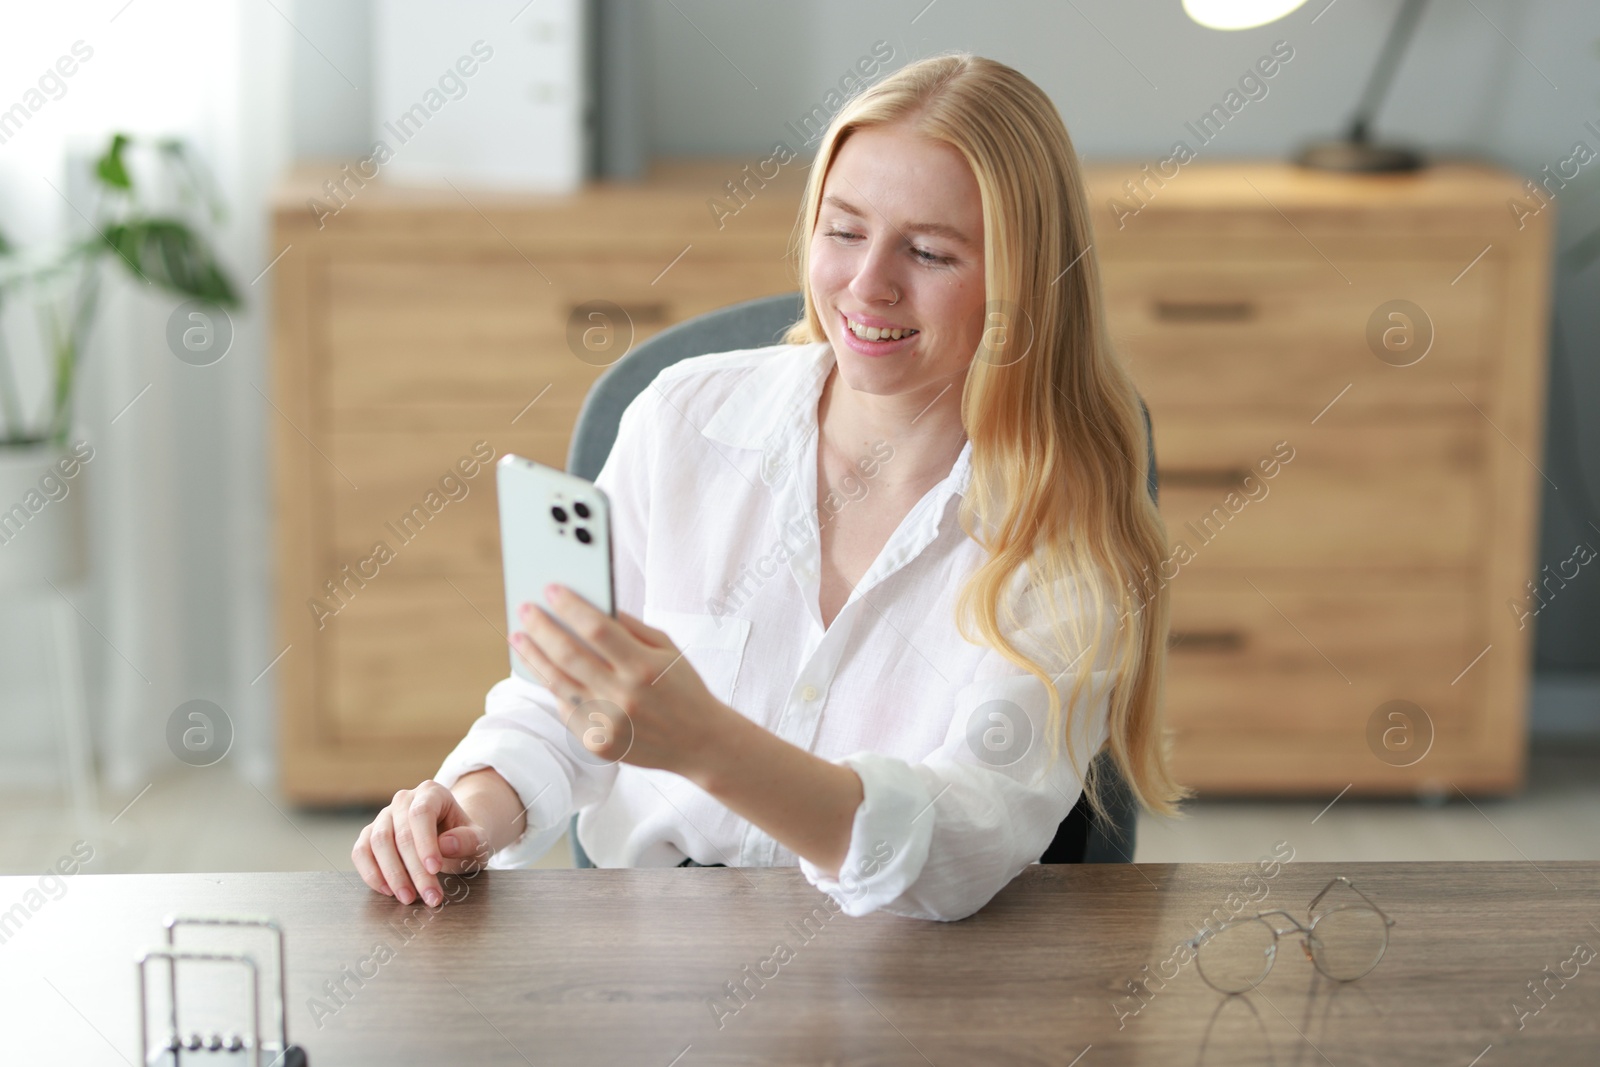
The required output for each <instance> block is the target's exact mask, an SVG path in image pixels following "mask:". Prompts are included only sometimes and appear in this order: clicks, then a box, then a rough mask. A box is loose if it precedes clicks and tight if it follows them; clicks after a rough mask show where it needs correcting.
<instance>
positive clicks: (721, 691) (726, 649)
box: [641, 604, 750, 706]
mask: <svg viewBox="0 0 1600 1067" xmlns="http://www.w3.org/2000/svg"><path fill="white" fill-rule="evenodd" d="M641 618H642V619H643V620H644V624H645V625H646V626H654V627H655V628H656V629H658V630H664V631H666V634H667V636H668V637H670V638H672V643H673V644H675V645H677V646H678V651H680V652H682V653H683V658H684V659H686V660H688V661H689V665H690V666H691V667H693V668H694V670H695V673H696V674H698V675H699V676H700V680H701V681H702V682H704V683H705V685H706V688H707V689H709V690H710V691H711V695H712V696H714V697H716V698H717V699H718V700H720V701H722V702H723V703H724V704H728V705H730V706H731V705H732V704H733V697H734V692H735V688H736V686H737V685H738V681H739V666H740V664H741V663H742V662H743V660H744V646H745V641H746V640H747V639H748V638H749V636H750V620H749V619H741V618H737V617H735V616H732V615H708V614H705V613H703V612H698V611H667V610H665V609H662V608H657V607H652V606H651V605H649V604H646V605H645V606H644V614H643V615H642V616H641Z"/></svg>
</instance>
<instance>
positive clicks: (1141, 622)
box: [352, 54, 1186, 920]
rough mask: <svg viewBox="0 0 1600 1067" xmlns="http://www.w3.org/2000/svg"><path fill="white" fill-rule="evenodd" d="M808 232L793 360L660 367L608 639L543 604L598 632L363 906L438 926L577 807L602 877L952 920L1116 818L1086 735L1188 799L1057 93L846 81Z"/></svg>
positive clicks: (761, 357) (621, 470)
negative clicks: (752, 872) (623, 874)
mask: <svg viewBox="0 0 1600 1067" xmlns="http://www.w3.org/2000/svg"><path fill="white" fill-rule="evenodd" d="M797 238H798V239H797V242H796V243H797V247H796V250H795V251H796V252H797V254H798V259H799V264H800V272H799V273H800V277H801V279H802V281H803V291H804V296H805V317H804V319H803V320H801V321H800V322H798V323H796V324H795V325H794V326H793V327H792V328H791V329H790V331H789V332H788V334H787V335H786V337H785V342H786V343H785V344H782V345H774V346H768V347H765V348H759V349H751V350H745V351H738V352H726V353H717V354H713V355H707V356H701V357H698V358H693V359H689V360H685V361H683V362H680V363H678V364H676V365H674V366H672V367H670V368H668V369H667V370H665V371H663V372H662V373H661V374H660V375H659V376H658V377H657V378H656V380H655V381H654V382H653V383H652V385H651V387H650V388H648V389H646V390H644V391H643V392H642V393H641V394H640V395H639V397H638V398H637V399H636V400H635V401H634V402H633V403H632V404H631V405H630V406H629V407H628V409H627V411H626V413H625V414H624V416H623V418H622V422H621V427H620V429H619V432H618V437H617V441H616V444H615V446H614V448H613V450H612V452H611V454H610V457H609V459H608V460H607V463H606V465H605V468H604V470H602V471H601V473H600V475H599V477H598V478H597V479H596V484H598V485H600V486H601V487H602V488H603V489H605V490H606V492H607V493H608V494H609V495H610V497H611V500H612V503H613V511H614V513H615V514H614V515H613V540H614V544H615V557H616V568H615V573H616V579H615V584H616V595H617V604H618V616H617V618H616V619H611V618H609V617H607V616H606V615H604V614H603V613H601V612H600V611H598V610H596V609H595V608H593V607H592V606H591V605H589V604H587V603H586V602H583V601H582V600H581V598H578V597H575V596H572V595H570V594H569V595H567V596H565V597H564V598H560V599H553V600H552V605H553V610H554V612H555V614H556V615H558V616H559V617H560V618H561V619H562V620H563V621H565V622H566V623H567V624H568V625H569V626H571V627H572V628H573V630H574V631H575V632H577V633H578V634H579V635H580V636H581V637H582V638H583V639H584V641H585V642H586V643H587V645H588V646H590V647H585V646H584V645H583V644H579V643H578V642H575V641H574V640H572V639H571V638H570V637H568V636H567V635H566V634H565V633H564V632H563V631H562V630H561V628H560V627H558V626H557V625H556V624H555V623H554V622H553V621H552V620H550V619H549V618H546V617H544V615H543V613H542V612H540V611H538V610H533V611H532V613H531V614H529V612H528V611H527V610H525V611H524V614H523V618H524V622H525V630H524V631H523V632H521V633H518V634H516V635H514V636H513V638H512V644H513V646H514V647H515V648H516V649H517V650H518V652H519V653H520V654H521V655H522V656H523V658H524V659H525V661H526V662H527V663H528V664H529V666H530V667H531V668H532V670H533V672H534V673H535V674H536V675H537V676H538V677H540V678H542V679H544V680H545V682H546V685H545V686H537V685H533V684H532V683H528V682H525V681H523V680H522V679H519V678H517V677H516V676H515V675H513V676H512V677H509V678H507V679H505V680H504V681H502V682H500V683H499V684H497V685H496V686H495V687H494V688H493V689H492V690H491V691H490V693H489V697H488V700H487V707H486V714H485V715H484V716H483V717H482V718H480V719H479V720H478V721H477V722H475V723H474V724H473V727H472V729H471V730H470V731H469V733H468V735H467V737H466V738H464V739H463V740H462V742H461V744H460V745H458V746H457V748H456V749H455V751H453V752H452V753H451V754H450V756H449V757H448V758H447V759H446V760H445V763H444V765H443V766H442V767H441V768H440V771H439V774H438V775H437V776H436V777H435V778H434V779H433V780H432V781H429V782H424V783H422V785H420V786H419V787H418V788H416V789H414V790H402V791H400V792H399V793H397V794H395V798H394V801H393V803H391V804H390V805H389V806H388V807H387V808H385V809H384V810H383V811H382V812H380V813H379V815H378V817H377V818H376V819H374V820H373V822H372V823H371V825H369V826H368V827H367V828H365V829H364V830H362V832H361V835H360V837H359V839H358V840H357V842H356V845H355V848H354V849H353V852H352V854H353V856H354V859H355V862H356V865H357V867H358V869H359V870H360V871H361V874H362V877H363V878H364V879H365V880H366V882H367V883H368V884H369V885H370V886H372V888H374V889H375V890H378V891H379V892H384V893H388V894H391V895H395V896H396V897H397V898H398V899H399V900H401V901H402V902H404V903H410V902H411V900H412V899H414V897H413V894H418V895H420V896H421V897H422V899H423V900H425V901H426V902H427V903H429V904H436V903H438V902H439V901H440V900H441V899H442V895H441V893H440V890H439V883H438V874H439V873H440V872H446V873H448V872H452V871H459V870H461V869H463V868H467V869H476V866H477V865H479V864H481V863H482V861H483V860H484V858H485V857H486V856H487V857H489V859H490V864H489V865H490V866H514V865H521V864H524V863H527V862H529V861H531V860H533V859H536V858H537V857H538V856H539V855H541V854H542V853H543V852H545V851H546V850H547V849H548V848H549V847H550V845H551V844H553V843H554V842H555V841H556V840H557V839H558V838H559V837H560V835H561V833H562V831H563V830H564V829H565V828H566V825H567V822H568V819H569V817H570V815H571V813H572V812H574V811H579V812H581V814H580V818H579V824H578V836H579V840H580V841H581V842H582V843H583V844H584V846H585V848H586V849H587V850H588V852H589V854H590V855H591V856H592V857H593V858H594V859H595V860H596V862H598V863H599V864H600V865H601V866H668V865H688V864H695V865H710V864H718V863H720V864H725V865H729V866H762V865H782V864H795V863H798V865H799V866H800V868H801V870H802V872H803V873H804V875H805V877H806V878H807V879H808V880H809V881H810V882H811V883H812V884H814V885H816V886H818V887H819V888H820V889H822V890H823V891H824V892H826V893H827V894H828V895H829V896H830V897H832V898H833V900H834V901H835V902H836V903H837V906H838V907H839V908H841V909H842V910H843V911H844V912H846V913H847V914H851V915H862V914H866V913H868V912H871V911H874V910H877V909H880V908H881V909H883V910H886V911H889V912H893V913H895V914H900V915H908V916H916V917H922V918H929V919H940V920H952V919H959V918H962V917H964V916H967V915H970V914H972V913H973V912H975V911H977V910H978V909H979V908H981V907H982V906H983V905H984V904H985V903H987V902H988V901H989V899H990V898H991V897H993V896H994V894H995V893H996V892H998V891H999V890H1000V889H1001V888H1002V887H1003V886H1004V885H1005V884H1006V883H1007V882H1009V881H1010V880H1011V879H1012V878H1014V877H1015V876H1016V875H1017V874H1018V873H1020V871H1021V870H1022V869H1023V868H1024V867H1025V866H1027V865H1028V864H1029V863H1031V862H1034V861H1036V860H1038V858H1039V857H1040V855H1041V854H1042V853H1043V851H1044V850H1045V848H1046V847H1047V846H1048V845H1049V843H1050V841H1051V839H1052V837H1053V835H1054V833H1055V831H1056V828H1057V826H1058V825H1059V824H1060V822H1061V821H1062V819H1064V818H1065V817H1066V815H1067V813H1068V812H1069V811H1070V810H1071V808H1072V806H1073V805H1074V803H1075V802H1076V801H1077V799H1078V797H1079V796H1080V794H1081V793H1083V792H1084V791H1085V789H1087V790H1088V793H1089V797H1090V801H1091V804H1092V805H1093V806H1094V807H1095V809H1096V810H1097V811H1099V810H1101V809H1100V801H1099V798H1098V797H1097V795H1096V794H1095V792H1094V783H1093V782H1092V781H1091V782H1085V781H1084V778H1085V774H1086V769H1087V767H1088V762H1089V759H1090V758H1091V757H1092V756H1093V755H1094V754H1095V753H1096V752H1098V751H1099V750H1100V749H1101V748H1102V747H1104V746H1106V745H1109V746H1110V749H1111V753H1112V755H1113V757H1114V759H1115V760H1116V763H1117V765H1118V767H1119V768H1120V769H1121V771H1122V773H1123V776H1124V777H1125V778H1126V779H1127V781H1128V782H1129V784H1130V786H1131V787H1132V789H1133V791H1134V792H1135V794H1136V795H1137V796H1138V797H1139V799H1140V801H1141V802H1142V803H1143V804H1144V805H1145V807H1146V808H1148V809H1149V810H1152V811H1154V812H1158V813H1161V814H1172V813H1173V812H1174V811H1175V810H1176V809H1175V804H1176V802H1177V801H1179V800H1181V799H1182V798H1183V797H1184V796H1185V795H1186V792H1185V791H1184V790H1183V789H1182V788H1181V787H1179V786H1178V785H1176V784H1175V783H1174V781H1173V780H1172V777H1171V775H1170V773H1169V771H1168V768H1167V762H1166V754H1165V749H1164V744H1165V742H1164V737H1163V730H1162V726H1161V714H1160V704H1159V698H1160V683H1161V676H1162V671H1163V667H1164V663H1165V658H1164V654H1165V639H1166V631H1167V624H1168V623H1167V617H1168V605H1167V600H1166V596H1165V591H1164V587H1158V588H1155V589H1153V590H1152V589H1150V588H1148V586H1147V585H1146V582H1147V581H1148V576H1149V574H1150V573H1152V572H1154V571H1155V570H1156V569H1157V567H1158V565H1159V563H1160V561H1161V560H1162V558H1163V556H1164V554H1165V545H1166V537H1165V529H1164V527H1163V525H1162V523H1161V520H1160V518H1159V516H1158V515H1157V513H1156V510H1155V508H1154V506H1153V505H1152V503H1151V501H1150V498H1149V495H1148V492H1147V489H1146V485H1145V471H1146V465H1147V463H1148V453H1147V451H1146V438H1145V431H1144V423H1143V417H1142V414H1141V412H1140V409H1139V402H1138V398H1137V396H1136V394H1135V391H1134V387H1133V384H1132V382H1131V380H1130V378H1129V377H1128V375H1127V373H1126V371H1125V370H1124V369H1123V367H1122V366H1121V364H1120V363H1119V362H1118V360H1117V359H1116V357H1115V355H1114V354H1113V352H1112V350H1111V348H1110V346H1109V344H1108V342H1107V339H1106V335H1105V333H1104V328H1103V321H1102V312H1101V299H1100V289H1099V277H1098V272H1097V268H1096V265H1095V260H1094V259H1093V258H1092V257H1090V256H1088V255H1086V254H1085V253H1086V252H1087V250H1088V243H1089V240H1090V229H1089V215H1088V211H1087V208H1086V206H1085V198H1084V190H1083V184H1082V178H1081V175H1080V172H1079V166H1078V161H1077V157H1076V154H1075V153H1074V150H1073V148H1072V144H1071V141H1070V140H1069V138H1068V136H1067V131H1066V129H1065V127H1064V126H1063V125H1062V123H1061V119H1060V116H1059V115H1058V114H1057V112H1056V110H1055V108H1054V107H1053V106H1052V104H1051V103H1050V101H1049V99H1048V98H1047V97H1046V96H1045V95H1044V94H1043V93H1042V92H1041V91H1040V90H1039V88H1038V87H1037V86H1035V85H1034V84H1033V83H1032V82H1030V81H1029V80H1027V79H1026V78H1024V77H1023V76H1022V75H1020V74H1018V73H1017V72H1016V71H1014V70H1012V69H1011V68H1009V67H1007V66H1004V65H1002V64H1000V63H996V62H993V61H991V60H987V59H983V58H979V57H974V56H970V55H965V54H949V55H941V56H934V57H931V58H928V59H925V60H922V61H919V62H916V63H913V64H911V65H909V66H907V67H905V68H903V69H901V70H899V71H898V72H896V73H894V74H893V75H891V76H889V77H888V78H886V79H884V80H883V81H881V82H879V83H878V84H876V85H873V86H870V87H868V88H866V89H864V90H863V91H861V92H860V93H859V94H857V95H856V96H855V97H853V98H852V99H851V100H850V101H848V102H847V104H846V105H845V107H844V108H843V109H842V110H841V111H840V112H839V114H838V115H837V116H836V117H835V119H834V121H833V123H832V125H831V126H830V128H829V129H828V131H827V133H826V134H825V136H824V138H823V141H822V144H821V147H820V149H819V151H818V155H817V161H816V165H815V166H814V167H813V168H812V171H811V175H810V179H809V181H808V184H807V188H806V193H805V201H804V204H803V206H802V210H801V215H800V220H799V225H798V227H797ZM636 615H637V616H643V621H641V618H639V617H636ZM652 620H653V623H654V624H652V625H647V623H651V622H652ZM1068 674H1071V675H1072V682H1071V685H1070V686H1066V685H1061V684H1060V683H1062V682H1063V681H1064V680H1065V678H1066V677H1067V675H1068ZM1058 686H1059V689H1058ZM1063 742H1064V744H1063ZM1063 748H1064V749H1065V752H1064V753H1063V751H1062V750H1063Z"/></svg>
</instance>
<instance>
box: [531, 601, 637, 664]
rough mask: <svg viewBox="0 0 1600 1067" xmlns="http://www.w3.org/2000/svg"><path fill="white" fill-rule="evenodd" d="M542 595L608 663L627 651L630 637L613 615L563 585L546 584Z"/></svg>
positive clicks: (558, 616) (622, 655) (557, 614)
mask: <svg viewBox="0 0 1600 1067" xmlns="http://www.w3.org/2000/svg"><path fill="white" fill-rule="evenodd" d="M545 597H546V599H547V600H549V601H550V610H551V612H553V613H554V615H555V616H556V617H557V618H559V619H560V620H561V621H562V622H564V623H566V624H567V625H568V626H570V627H572V629H573V632H575V633H576V634H577V635H578V636H579V637H581V638H583V640H584V641H587V642H588V643H589V644H590V645H591V646H593V648H594V651H595V652H597V653H599V655H600V658H601V659H602V660H603V661H607V663H608V665H609V664H614V663H617V662H618V661H619V660H620V659H621V658H622V657H624V656H626V655H627V654H628V652H629V649H630V646H631V645H632V641H630V640H629V634H628V632H627V630H625V629H623V628H622V626H621V625H619V624H618V622H617V620H616V619H613V618H612V617H611V616H610V615H607V614H606V613H605V612H603V611H601V610H600V609H599V608H597V607H595V606H594V605H593V604H591V603H590V602H589V601H588V600H586V599H584V598H583V597H582V596H580V595H579V594H577V593H574V592H573V591H572V590H571V589H568V588H567V587H566V586H563V585H551V586H549V587H548V591H547V592H546V593H545ZM569 640H570V639H569Z"/></svg>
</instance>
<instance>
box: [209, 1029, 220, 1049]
mask: <svg viewBox="0 0 1600 1067" xmlns="http://www.w3.org/2000/svg"><path fill="white" fill-rule="evenodd" d="M206 1048H207V1049H208V1050H209V1051H211V1052H216V1051H217V1050H218V1049H220V1048H222V1034H221V1033H220V1032H219V1031H213V1032H212V1034H211V1036H210V1037H208V1038H206Z"/></svg>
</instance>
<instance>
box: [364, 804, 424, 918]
mask: <svg viewBox="0 0 1600 1067" xmlns="http://www.w3.org/2000/svg"><path fill="white" fill-rule="evenodd" d="M390 811H391V809H390V808H384V809H383V810H382V811H380V812H379V813H378V817H377V818H376V819H374V820H372V827H371V830H372V832H371V834H369V835H368V838H367V840H368V842H369V843H370V844H371V845H372V858H373V859H375V860H377V861H378V869H379V870H381V871H382V872H383V879H384V881H386V882H388V883H389V891H390V893H391V894H392V895H393V896H394V898H395V899H396V900H398V901H399V902H400V903H402V904H409V903H411V902H412V901H413V900H414V899H416V897H415V894H414V893H413V891H412V888H411V879H410V877H409V876H408V875H407V874H406V865H405V863H404V861H402V860H401V859H400V850H399V849H398V848H397V847H396V846H395V843H394V819H393V818H392V817H391V815H390Z"/></svg>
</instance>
